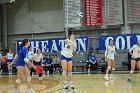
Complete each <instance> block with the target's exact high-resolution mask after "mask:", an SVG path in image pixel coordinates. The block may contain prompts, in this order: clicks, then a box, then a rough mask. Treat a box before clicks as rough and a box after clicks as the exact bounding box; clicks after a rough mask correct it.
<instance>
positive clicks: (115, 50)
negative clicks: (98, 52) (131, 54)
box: [114, 47, 117, 55]
mask: <svg viewBox="0 0 140 93" xmlns="http://www.w3.org/2000/svg"><path fill="white" fill-rule="evenodd" d="M114 53H115V55H117V52H116V47H115V52H114Z"/></svg>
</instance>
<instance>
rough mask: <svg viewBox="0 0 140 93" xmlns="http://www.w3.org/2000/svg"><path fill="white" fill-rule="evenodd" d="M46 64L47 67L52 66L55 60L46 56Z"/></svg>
mask: <svg viewBox="0 0 140 93" xmlns="http://www.w3.org/2000/svg"><path fill="white" fill-rule="evenodd" d="M46 64H47V65H52V64H53V60H52V59H51V58H50V55H47V56H46Z"/></svg>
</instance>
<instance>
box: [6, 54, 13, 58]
mask: <svg viewBox="0 0 140 93" xmlns="http://www.w3.org/2000/svg"><path fill="white" fill-rule="evenodd" d="M6 57H7V59H13V58H14V54H13V53H7V55H6Z"/></svg>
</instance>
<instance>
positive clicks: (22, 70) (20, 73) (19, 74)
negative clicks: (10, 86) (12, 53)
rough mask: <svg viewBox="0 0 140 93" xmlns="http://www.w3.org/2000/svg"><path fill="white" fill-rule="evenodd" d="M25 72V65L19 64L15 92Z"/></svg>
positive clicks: (14, 92)
mask: <svg viewBox="0 0 140 93" xmlns="http://www.w3.org/2000/svg"><path fill="white" fill-rule="evenodd" d="M23 73H24V67H23V66H17V79H16V82H15V85H14V91H13V93H16V92H17V89H18V86H19V85H20V83H21V80H22V77H23Z"/></svg>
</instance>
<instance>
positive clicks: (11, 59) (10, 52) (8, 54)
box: [6, 50, 14, 74]
mask: <svg viewBox="0 0 140 93" xmlns="http://www.w3.org/2000/svg"><path fill="white" fill-rule="evenodd" d="M6 58H7V64H10V63H11V62H12V61H13V58H14V53H12V51H11V50H9V52H8V53H7V55H6ZM12 68H13V67H10V68H8V71H9V74H12Z"/></svg>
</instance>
